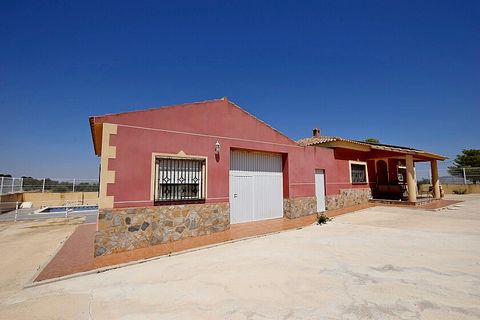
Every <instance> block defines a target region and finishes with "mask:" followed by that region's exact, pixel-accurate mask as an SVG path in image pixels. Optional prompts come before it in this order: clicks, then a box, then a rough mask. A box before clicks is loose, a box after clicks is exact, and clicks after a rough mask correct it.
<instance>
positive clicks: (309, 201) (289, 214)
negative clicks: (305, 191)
mask: <svg viewBox="0 0 480 320" xmlns="http://www.w3.org/2000/svg"><path fill="white" fill-rule="evenodd" d="M315 213H317V198H316V197H302V198H291V199H283V216H284V217H286V218H289V219H295V218H300V217H303V216H308V215H311V214H315Z"/></svg>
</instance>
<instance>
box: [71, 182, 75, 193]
mask: <svg viewBox="0 0 480 320" xmlns="http://www.w3.org/2000/svg"><path fill="white" fill-rule="evenodd" d="M72 192H75V179H73V188H72Z"/></svg>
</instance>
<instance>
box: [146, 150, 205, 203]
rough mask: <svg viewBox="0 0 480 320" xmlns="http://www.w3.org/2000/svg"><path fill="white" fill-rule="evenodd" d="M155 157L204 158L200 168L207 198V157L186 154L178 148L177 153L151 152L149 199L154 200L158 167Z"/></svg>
mask: <svg viewBox="0 0 480 320" xmlns="http://www.w3.org/2000/svg"><path fill="white" fill-rule="evenodd" d="M157 157H164V158H172V159H190V160H205V168H204V169H203V170H202V175H203V176H202V180H203V184H204V188H205V200H206V199H207V198H208V187H207V184H208V181H207V180H208V179H207V171H208V157H205V156H196V155H187V154H186V153H185V152H184V151H183V150H180V151H179V152H178V153H177V154H174V153H159V152H152V163H151V167H150V201H154V200H155V191H156V188H157V184H156V183H155V178H156V176H157V175H158V167H157V166H156V162H155V159H156V158H157Z"/></svg>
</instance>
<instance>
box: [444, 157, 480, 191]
mask: <svg viewBox="0 0 480 320" xmlns="http://www.w3.org/2000/svg"><path fill="white" fill-rule="evenodd" d="M462 168H469V169H470V168H480V149H463V150H462V153H460V154H458V155H457V157H456V158H455V160H454V161H453V166H451V167H448V173H450V174H451V175H452V176H457V177H463V170H461V169H462ZM479 170H480V169H479ZM479 170H465V178H466V179H467V180H469V181H472V182H473V183H475V184H476V183H477V182H479V181H480V175H479V174H478V171H479Z"/></svg>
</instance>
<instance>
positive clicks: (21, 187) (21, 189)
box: [20, 178, 23, 192]
mask: <svg viewBox="0 0 480 320" xmlns="http://www.w3.org/2000/svg"><path fill="white" fill-rule="evenodd" d="M20 192H23V178H20Z"/></svg>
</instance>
